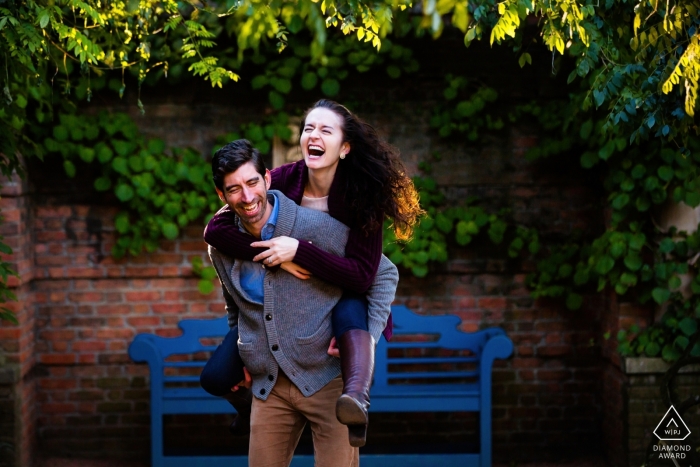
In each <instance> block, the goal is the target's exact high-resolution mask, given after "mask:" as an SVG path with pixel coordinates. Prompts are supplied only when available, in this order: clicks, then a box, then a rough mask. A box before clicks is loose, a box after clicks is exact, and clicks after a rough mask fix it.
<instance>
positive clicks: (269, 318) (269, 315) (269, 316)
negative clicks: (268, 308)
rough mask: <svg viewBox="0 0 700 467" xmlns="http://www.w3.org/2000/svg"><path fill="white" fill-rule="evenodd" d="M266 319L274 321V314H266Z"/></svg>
mask: <svg viewBox="0 0 700 467" xmlns="http://www.w3.org/2000/svg"><path fill="white" fill-rule="evenodd" d="M265 319H266V320H268V321H272V315H271V314H269V313H268V314H266V315H265Z"/></svg>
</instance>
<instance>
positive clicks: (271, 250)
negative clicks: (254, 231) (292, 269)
mask: <svg viewBox="0 0 700 467" xmlns="http://www.w3.org/2000/svg"><path fill="white" fill-rule="evenodd" d="M250 246H252V247H254V248H258V247H260V248H268V249H267V250H265V251H263V252H262V253H260V254H259V255H257V256H256V257H255V258H253V261H263V262H264V263H265V266H275V265H278V264H282V263H286V262H291V261H293V260H294V255H296V254H297V248H298V247H299V240H297V239H296V238H292V237H275V238H272V239H270V240H264V241H260V242H253V243H251V244H250Z"/></svg>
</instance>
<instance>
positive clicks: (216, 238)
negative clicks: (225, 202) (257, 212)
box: [204, 160, 382, 293]
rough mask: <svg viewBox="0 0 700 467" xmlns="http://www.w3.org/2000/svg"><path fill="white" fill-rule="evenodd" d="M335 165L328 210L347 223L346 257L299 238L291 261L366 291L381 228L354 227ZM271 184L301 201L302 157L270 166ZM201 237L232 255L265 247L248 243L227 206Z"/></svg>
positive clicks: (305, 177)
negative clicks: (366, 229)
mask: <svg viewBox="0 0 700 467" xmlns="http://www.w3.org/2000/svg"><path fill="white" fill-rule="evenodd" d="M341 166H342V164H341V165H340V166H338V170H337V171H336V175H335V178H333V183H332V184H331V188H330V192H329V193H328V213H329V214H330V215H331V216H333V217H334V218H335V219H337V220H339V221H340V222H342V223H343V224H345V225H347V226H348V227H350V233H349V236H348V243H347V245H346V246H345V258H341V257H338V256H335V255H332V254H330V253H326V252H325V251H323V250H321V249H320V248H318V247H316V246H315V245H312V244H311V243H309V242H305V241H303V239H301V238H300V239H298V240H300V241H299V247H298V248H297V253H296V255H295V256H294V262H295V263H296V264H298V265H299V266H301V267H303V268H306V269H308V270H309V271H311V273H312V274H314V275H315V276H318V277H319V278H321V279H323V280H325V281H327V282H330V283H332V284H335V285H338V286H340V287H342V288H343V289H347V290H351V291H353V292H357V293H365V292H366V291H367V289H369V287H370V286H371V285H372V282H374V276H375V275H376V274H377V268H378V267H379V261H380V259H381V256H382V230H381V229H378V230H377V231H376V232H373V233H371V234H369V235H365V234H364V232H363V231H362V229H360V228H359V227H357V226H356V225H355V224H356V223H355V222H354V219H352V218H351V216H350V212H349V210H348V209H347V207H346V206H345V200H344V197H343V190H344V187H345V177H344V175H343V173H342V170H341ZM271 173H272V185H271V188H272V189H275V190H279V191H281V192H282V193H284V194H285V195H286V196H287V197H288V198H290V199H291V200H293V201H294V202H295V203H297V204H301V198H302V196H303V194H304V187H305V186H306V183H307V181H308V177H309V175H308V170H307V168H306V163H305V162H304V161H303V160H300V161H298V162H294V163H291V164H286V165H283V166H281V167H278V168H276V169H274V170H272V172H271ZM204 241H205V242H207V243H208V244H209V245H211V246H213V247H214V248H216V249H217V250H219V251H221V252H223V253H224V254H226V255H229V256H231V257H233V258H238V259H241V260H248V261H250V260H252V259H253V257H254V256H255V255H257V254H258V253H261V252H263V251H265V248H253V247H251V246H250V244H251V238H250V235H247V234H245V233H243V232H241V231H240V230H238V224H237V222H236V216H235V213H234V212H233V211H231V210H230V209H229V208H228V207H224V208H223V209H221V210H220V211H219V212H218V213H216V215H215V216H214V217H213V218H212V219H211V220H210V221H209V224H208V225H207V228H206V230H205V231H204Z"/></svg>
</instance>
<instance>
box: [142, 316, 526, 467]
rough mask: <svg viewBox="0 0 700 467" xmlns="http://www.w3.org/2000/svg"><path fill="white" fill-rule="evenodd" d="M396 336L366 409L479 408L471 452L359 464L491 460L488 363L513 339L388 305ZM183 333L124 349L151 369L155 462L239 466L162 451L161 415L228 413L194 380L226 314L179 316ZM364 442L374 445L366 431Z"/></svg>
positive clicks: (171, 466)
mask: <svg viewBox="0 0 700 467" xmlns="http://www.w3.org/2000/svg"><path fill="white" fill-rule="evenodd" d="M393 316H394V337H393V338H392V341H391V342H386V340H385V339H383V338H382V339H381V341H380V342H379V344H378V346H377V355H376V365H375V374H374V383H373V385H372V390H371V398H372V401H371V407H370V411H372V412H479V421H480V423H479V431H480V436H479V439H480V442H479V445H480V450H479V453H477V454H462V453H458V454H447V453H429V454H367V455H365V454H363V455H362V456H361V465H362V467H375V466H376V467H392V466H397V467H398V466H401V467H412V466H415V467H429V466H440V467H443V466H461V467H467V466H480V467H487V466H490V465H491V368H492V365H493V362H494V360H495V359H497V358H507V357H509V356H510V355H511V353H512V351H513V344H512V342H511V341H510V339H509V338H508V337H506V335H505V333H504V332H503V330H501V329H499V328H490V329H485V330H482V331H478V332H475V333H465V332H462V331H459V330H458V329H457V326H458V325H459V323H460V319H459V318H458V317H456V316H451V315H442V316H421V315H417V314H415V313H413V312H412V311H410V310H409V309H408V308H406V307H405V306H394V307H393ZM179 326H180V328H182V330H183V335H182V336H180V337H175V338H164V337H159V336H155V335H152V334H139V335H138V336H136V337H135V338H134V341H133V342H132V343H131V345H130V346H129V356H130V357H131V358H132V359H133V360H134V361H136V362H147V363H148V365H149V367H150V372H151V455H152V466H153V467H198V466H202V467H204V466H206V467H219V466H221V467H224V466H226V467H238V466H240V467H243V466H247V465H248V459H247V456H166V455H164V452H163V415H165V414H217V413H231V412H232V408H231V406H230V405H229V404H228V402H226V401H224V400H223V399H221V398H217V397H213V396H210V395H209V394H207V393H206V392H205V391H204V390H203V389H201V387H199V372H200V371H201V368H202V367H203V366H204V364H205V361H203V360H201V359H200V360H197V359H193V358H192V356H193V355H199V356H200V357H201V356H202V355H203V353H204V352H210V351H213V350H214V348H215V345H214V343H213V342H206V341H207V339H209V338H216V337H220V336H223V335H225V334H226V332H228V325H227V323H226V318H225V317H224V318H220V319H214V320H183V321H181V322H180V323H179ZM368 444H369V445H371V444H372V439H371V437H370V438H369V439H368ZM292 466H293V467H303V466H313V456H311V455H307V456H299V455H298V456H295V457H294V460H293V461H292Z"/></svg>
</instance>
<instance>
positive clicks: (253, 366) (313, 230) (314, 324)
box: [209, 191, 398, 400]
mask: <svg viewBox="0 0 700 467" xmlns="http://www.w3.org/2000/svg"><path fill="white" fill-rule="evenodd" d="M274 193H275V195H276V196H277V200H278V202H279V203H280V207H279V214H278V218H277V225H276V227H275V233H274V236H275V237H279V236H288V237H294V238H297V239H303V240H305V241H311V242H313V244H314V245H316V246H318V247H319V248H322V249H323V250H325V251H328V252H329V253H333V254H335V255H338V256H343V254H344V252H345V243H346V242H347V236H348V228H347V227H346V226H345V225H344V224H342V223H341V222H339V221H337V220H335V219H333V218H332V217H331V216H329V215H328V214H325V213H323V212H319V211H314V210H311V209H307V208H303V207H300V206H297V205H296V204H295V203H294V202H293V201H291V200H290V199H289V198H287V197H286V196H284V194H282V193H281V192H278V191H274ZM209 256H210V258H211V261H212V263H213V265H214V267H215V268H216V272H217V274H218V275H219V279H220V280H221V283H222V285H223V290H224V297H225V298H226V310H227V312H228V315H229V323H236V321H237V322H238V333H239V340H238V349H239V352H240V354H241V358H242V359H243V361H244V362H245V365H246V368H247V369H248V371H249V372H250V374H251V376H252V378H253V394H254V395H255V396H256V397H258V398H259V399H263V400H265V399H266V398H267V396H268V395H269V394H270V391H271V390H272V388H273V386H274V385H275V382H276V381H277V376H278V372H279V369H280V368H281V369H282V371H284V373H285V374H286V375H287V377H288V378H289V379H290V380H291V381H292V382H293V383H294V384H295V385H296V386H297V388H299V390H300V391H301V392H302V394H304V395H305V396H307V397H308V396H310V395H312V394H314V393H315V392H317V391H318V390H320V389H321V388H323V387H324V386H325V385H326V384H328V383H329V382H330V381H331V380H332V379H333V378H335V377H337V376H338V375H339V374H340V363H339V360H338V359H337V358H334V357H331V356H329V355H328V354H327V352H326V351H327V350H328V343H329V342H330V340H331V336H332V329H331V310H332V309H333V307H334V306H335V304H336V303H337V302H338V300H339V299H340V297H341V295H342V289H341V288H340V287H337V286H335V285H332V284H329V283H327V282H324V281H323V280H321V279H318V278H316V277H314V276H311V278H310V279H307V280H301V279H297V278H296V277H294V276H293V275H291V274H289V273H287V272H286V271H283V270H281V269H278V270H276V271H271V270H267V271H266V272H265V282H264V291H265V303H264V305H261V304H259V303H255V302H253V301H252V299H251V298H250V297H249V296H248V295H247V294H246V293H245V291H244V290H243V289H242V288H241V284H240V269H241V261H238V260H235V259H233V258H230V257H228V256H226V255H223V254H222V253H220V252H218V251H217V250H216V249H215V248H213V247H211V246H210V247H209ZM397 283H398V272H397V270H396V266H394V265H393V264H392V263H391V261H389V260H388V259H387V258H386V257H384V256H383V257H382V260H381V262H380V265H379V270H378V272H377V277H376V279H375V282H374V284H373V285H372V287H371V288H370V290H369V292H368V302H369V329H370V333H371V334H372V336H373V337H374V338H375V341H376V340H378V339H379V337H380V335H381V332H382V330H383V329H384V327H385V326H386V321H387V319H388V317H389V312H390V310H391V308H390V306H391V302H392V301H393V299H394V294H395V292H396V284H397Z"/></svg>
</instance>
